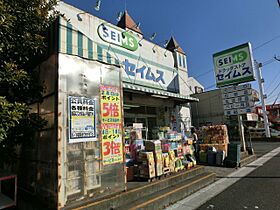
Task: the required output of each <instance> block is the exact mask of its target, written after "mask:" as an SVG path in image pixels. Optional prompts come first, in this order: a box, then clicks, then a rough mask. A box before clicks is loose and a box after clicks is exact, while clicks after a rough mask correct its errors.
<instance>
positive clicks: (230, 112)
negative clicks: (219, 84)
mask: <svg viewBox="0 0 280 210" xmlns="http://www.w3.org/2000/svg"><path fill="white" fill-rule="evenodd" d="M253 111H254V108H250V107H248V108H245V109H231V110H225V111H224V114H225V115H226V116H229V115H240V114H247V113H251V112H253Z"/></svg>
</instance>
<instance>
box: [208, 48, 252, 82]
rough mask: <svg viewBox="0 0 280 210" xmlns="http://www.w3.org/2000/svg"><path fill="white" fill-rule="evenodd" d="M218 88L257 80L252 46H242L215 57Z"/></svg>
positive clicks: (219, 53) (217, 54)
mask: <svg viewBox="0 0 280 210" xmlns="http://www.w3.org/2000/svg"><path fill="white" fill-rule="evenodd" d="M213 61H214V71H215V77H216V84H217V87H223V86H228V85H233V84H239V83H243V82H248V81H253V80H255V74H254V68H253V58H252V49H251V44H250V43H246V44H242V45H239V46H236V47H233V48H230V49H227V50H224V51H221V52H218V53H215V54H214V55H213Z"/></svg>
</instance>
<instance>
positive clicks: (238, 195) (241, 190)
mask: <svg viewBox="0 0 280 210" xmlns="http://www.w3.org/2000/svg"><path fill="white" fill-rule="evenodd" d="M253 144H254V148H255V151H256V153H257V156H262V155H263V154H265V153H267V152H269V151H270V150H272V149H274V148H276V147H277V146H279V142H278V143H253ZM250 167H257V166H254V165H252V166H250ZM231 178H233V177H230V178H229V179H231ZM198 209H199V210H205V209H207V210H208V209H221V210H224V209H226V210H231V209H234V210H235V209H236V210H241V209H265V210H273V209H277V210H279V209H280V153H278V154H277V155H275V156H274V157H272V158H271V159H270V160H269V161H267V162H266V163H264V164H263V165H261V166H259V167H258V168H256V170H254V171H253V172H251V173H250V174H248V175H247V176H245V177H242V178H241V179H240V180H239V181H237V182H236V183H234V184H233V185H231V186H230V187H229V188H227V189H226V190H224V191H223V192H222V193H220V194H218V195H217V196H215V197H213V198H212V199H210V200H209V201H207V202H206V203H205V204H204V205H202V206H201V207H199V208H198Z"/></svg>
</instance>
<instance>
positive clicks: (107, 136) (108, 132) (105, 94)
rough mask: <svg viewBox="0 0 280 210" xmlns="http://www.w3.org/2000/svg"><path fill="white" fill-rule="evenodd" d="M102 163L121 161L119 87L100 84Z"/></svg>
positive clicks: (108, 163)
mask: <svg viewBox="0 0 280 210" xmlns="http://www.w3.org/2000/svg"><path fill="white" fill-rule="evenodd" d="M100 100H101V132H102V133H101V138H102V160H103V165H110V164H114V163H122V162H123V141H122V120H121V97H120V89H119V88H118V87H112V86H103V85H102V86H100Z"/></svg>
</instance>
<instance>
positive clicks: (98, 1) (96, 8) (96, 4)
mask: <svg viewBox="0 0 280 210" xmlns="http://www.w3.org/2000/svg"><path fill="white" fill-rule="evenodd" d="M100 5H101V0H97V1H96V3H95V7H94V9H95V10H96V11H99V10H100Z"/></svg>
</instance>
